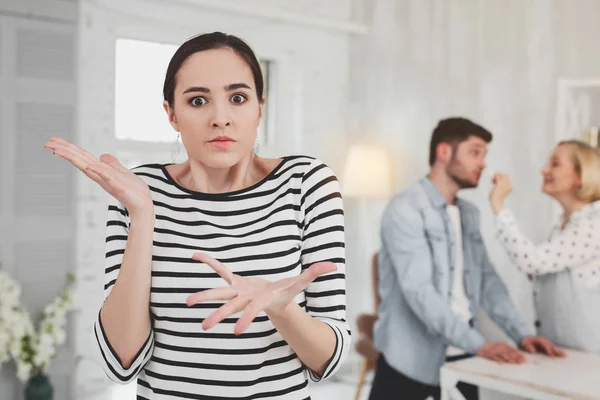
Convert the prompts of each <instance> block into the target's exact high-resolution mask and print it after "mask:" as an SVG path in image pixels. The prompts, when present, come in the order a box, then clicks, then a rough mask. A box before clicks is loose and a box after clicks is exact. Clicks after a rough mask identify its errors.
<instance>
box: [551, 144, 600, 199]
mask: <svg viewBox="0 0 600 400" xmlns="http://www.w3.org/2000/svg"><path fill="white" fill-rule="evenodd" d="M558 145H559V146H561V145H567V146H571V148H572V149H573V153H572V155H571V159H572V160H573V165H574V166H575V172H577V175H579V177H580V178H581V187H580V188H579V191H578V192H577V195H578V196H579V198H580V199H581V200H583V201H587V202H590V203H592V202H594V201H598V200H600V149H597V148H594V147H592V146H590V145H589V144H587V143H585V142H582V141H581V140H575V139H572V140H563V141H562V142H560V143H558Z"/></svg>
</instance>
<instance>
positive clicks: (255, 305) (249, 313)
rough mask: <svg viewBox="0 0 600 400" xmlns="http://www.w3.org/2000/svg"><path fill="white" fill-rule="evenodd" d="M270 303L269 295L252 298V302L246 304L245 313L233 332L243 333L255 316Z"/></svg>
mask: <svg viewBox="0 0 600 400" xmlns="http://www.w3.org/2000/svg"><path fill="white" fill-rule="evenodd" d="M268 304H269V301H268V297H267V296H262V297H261V298H258V299H255V300H252V301H251V302H250V304H248V306H246V308H245V309H244V313H243V314H242V316H241V317H240V318H239V319H238V321H237V322H236V324H235V328H234V330H233V333H235V334H236V335H241V334H242V333H244V332H245V331H246V329H248V327H249V326H250V324H251V323H252V321H254V318H256V317H257V316H258V314H259V313H260V312H261V311H263V310H264V309H265V308H266V307H267V305H268Z"/></svg>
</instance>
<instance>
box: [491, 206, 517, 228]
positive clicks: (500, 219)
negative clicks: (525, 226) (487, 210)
mask: <svg viewBox="0 0 600 400" xmlns="http://www.w3.org/2000/svg"><path fill="white" fill-rule="evenodd" d="M515 223H516V222H515V216H514V214H513V213H512V211H510V210H508V209H506V208H503V209H502V210H500V212H499V213H498V214H497V215H496V229H497V230H500V229H502V228H505V227H507V226H511V225H514V224H515Z"/></svg>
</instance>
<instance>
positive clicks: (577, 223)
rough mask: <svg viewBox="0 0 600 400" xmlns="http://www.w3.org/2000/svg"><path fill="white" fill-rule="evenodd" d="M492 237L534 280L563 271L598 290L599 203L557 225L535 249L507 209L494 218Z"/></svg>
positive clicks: (599, 272) (599, 282)
mask: <svg viewBox="0 0 600 400" xmlns="http://www.w3.org/2000/svg"><path fill="white" fill-rule="evenodd" d="M496 235H497V237H498V239H499V240H500V243H501V244H502V245H503V246H504V248H505V250H506V252H507V253H508V254H509V256H510V257H511V259H512V261H513V262H514V263H515V265H516V266H517V268H518V269H519V271H523V272H525V273H527V274H528V275H533V276H537V275H547V274H555V273H559V272H562V271H565V270H567V271H570V273H571V275H572V277H573V279H574V281H575V282H577V283H581V284H584V285H585V286H586V287H588V288H599V289H600V201H596V202H594V203H591V204H589V205H587V206H585V207H583V208H582V209H580V210H579V211H577V212H575V213H573V214H572V215H571V218H570V219H569V222H568V223H567V224H566V226H565V227H564V228H563V229H561V226H560V224H558V225H557V226H556V227H555V228H554V230H553V231H552V234H551V235H550V238H549V239H548V240H547V241H546V242H544V243H542V244H540V245H537V246H536V245H535V244H533V243H532V242H531V241H530V240H529V239H528V238H527V237H526V236H525V235H524V234H523V233H522V232H521V231H520V229H519V227H518V225H517V223H516V221H515V217H514V215H513V214H512V212H510V211H509V210H507V209H503V210H501V211H500V212H499V213H498V215H497V217H496Z"/></svg>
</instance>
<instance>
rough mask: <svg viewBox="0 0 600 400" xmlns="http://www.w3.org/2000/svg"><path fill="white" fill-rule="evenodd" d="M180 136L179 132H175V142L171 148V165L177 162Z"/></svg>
mask: <svg viewBox="0 0 600 400" xmlns="http://www.w3.org/2000/svg"><path fill="white" fill-rule="evenodd" d="M180 137H181V135H180V134H179V132H177V140H175V144H174V145H173V148H172V149H171V162H172V163H173V164H175V163H176V162H177V159H178V158H179V139H180Z"/></svg>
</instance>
